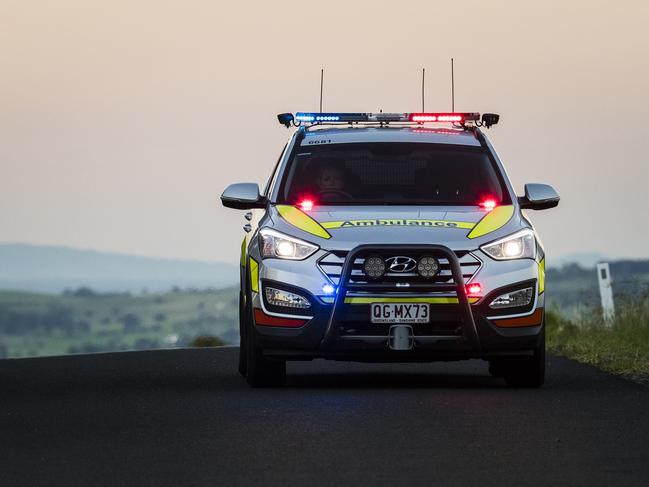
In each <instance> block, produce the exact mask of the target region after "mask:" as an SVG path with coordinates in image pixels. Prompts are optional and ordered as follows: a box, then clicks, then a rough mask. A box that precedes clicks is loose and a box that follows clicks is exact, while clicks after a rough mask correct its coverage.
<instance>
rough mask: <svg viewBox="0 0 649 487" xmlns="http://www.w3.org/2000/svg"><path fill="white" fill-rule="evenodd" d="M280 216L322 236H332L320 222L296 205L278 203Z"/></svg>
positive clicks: (302, 228)
mask: <svg viewBox="0 0 649 487" xmlns="http://www.w3.org/2000/svg"><path fill="white" fill-rule="evenodd" d="M277 211H278V212H279V214H280V216H281V217H282V218H283V219H284V220H286V221H287V222H289V223H290V224H291V225H293V226H294V227H297V228H299V229H300V230H304V231H305V232H308V233H310V234H311V235H315V236H316V237H321V238H331V235H329V232H327V231H326V230H325V229H324V228H322V226H320V224H319V223H318V222H317V221H315V220H314V219H313V218H311V217H310V216H309V215H307V214H306V213H304V212H303V211H301V210H299V209H298V208H296V207H295V206H290V205H277Z"/></svg>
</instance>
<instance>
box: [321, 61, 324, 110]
mask: <svg viewBox="0 0 649 487" xmlns="http://www.w3.org/2000/svg"><path fill="white" fill-rule="evenodd" d="M323 83H324V69H320V113H322V86H323Z"/></svg>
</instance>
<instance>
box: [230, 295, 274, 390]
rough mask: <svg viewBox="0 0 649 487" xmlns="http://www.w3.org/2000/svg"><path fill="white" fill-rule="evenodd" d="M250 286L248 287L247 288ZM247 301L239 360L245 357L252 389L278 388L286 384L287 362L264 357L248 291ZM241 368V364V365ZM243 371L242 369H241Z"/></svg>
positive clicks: (248, 379) (247, 379)
mask: <svg viewBox="0 0 649 487" xmlns="http://www.w3.org/2000/svg"><path fill="white" fill-rule="evenodd" d="M247 287H248V286H246V288H247ZM246 297H247V299H246V300H245V302H244V308H245V309H244V311H245V317H246V319H245V320H244V323H243V325H244V329H243V331H244V333H243V337H242V339H243V340H245V342H244V343H245V347H241V352H240V353H239V360H240V361H241V360H242V355H243V356H244V357H245V372H246V373H245V377H246V381H247V382H248V385H250V386H251V387H278V386H283V385H284V384H285V383H286V361H285V360H271V359H268V358H266V357H265V356H264V354H263V352H262V349H261V347H260V346H259V344H258V341H257V332H256V330H255V328H254V326H255V325H254V320H253V317H252V297H251V294H250V290H249V289H246ZM239 366H240V367H241V362H240V365H239ZM239 371H241V369H239Z"/></svg>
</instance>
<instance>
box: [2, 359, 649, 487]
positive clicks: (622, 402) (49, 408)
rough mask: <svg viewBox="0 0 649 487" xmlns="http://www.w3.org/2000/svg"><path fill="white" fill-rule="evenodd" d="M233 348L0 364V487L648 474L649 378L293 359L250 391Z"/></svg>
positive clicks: (424, 482) (557, 366)
mask: <svg viewBox="0 0 649 487" xmlns="http://www.w3.org/2000/svg"><path fill="white" fill-rule="evenodd" d="M236 356H237V349H236V348H225V349H217V350H215V349H195V350H161V351H150V352H127V353H114V354H97V355H78V356H67V357H55V358H36V359H17V360H4V361H2V360H0V388H1V389H0V467H1V468H0V485H1V486H21V485H25V486H36V485H48V486H55V485H62V486H76V485H79V486H84V487H89V486H97V485H110V486H122V485H135V486H148V485H155V486H190V485H210V486H229V485H262V486H274V485H277V486H282V487H286V486H290V485H306V486H308V487H315V486H320V485H327V486H339V485H354V486H362V485H373V486H374V485H376V486H382V485H399V486H401V485H404V486H409V487H410V486H427V487H428V486H435V485H441V486H450V485H462V486H467V485H494V486H496V485H497V486H499V487H503V486H510V485H516V486H523V485H545V484H548V485H569V486H576V485H588V486H595V485H614V486H616V487H622V486H633V485H643V486H646V485H649V387H646V386H642V385H638V384H635V383H632V382H629V381H626V380H622V379H620V378H617V377H614V376H611V375H608V374H606V373H603V372H600V371H598V370H596V369H594V368H592V367H589V366H585V365H581V364H577V363H575V362H572V361H569V360H567V359H564V358H558V357H552V356H551V357H549V358H548V380H547V385H546V386H545V387H544V388H542V389H540V390H524V389H521V390H514V389H508V388H506V387H505V386H504V383H503V382H502V381H501V380H498V379H493V378H491V377H489V375H488V374H487V369H486V366H485V365H484V364H483V363H482V362H478V361H476V362H464V363H451V364H443V363H442V364H431V365H428V364H404V365H382V364H381V365H374V364H349V363H336V362H323V361H315V362H312V363H294V364H290V365H289V369H288V370H289V385H288V387H286V388H283V389H265V390H263V389H261V390H260V389H257V390H253V389H249V388H248V387H247V386H246V384H245V382H244V381H243V379H242V378H241V377H240V376H239V375H238V373H237V372H236Z"/></svg>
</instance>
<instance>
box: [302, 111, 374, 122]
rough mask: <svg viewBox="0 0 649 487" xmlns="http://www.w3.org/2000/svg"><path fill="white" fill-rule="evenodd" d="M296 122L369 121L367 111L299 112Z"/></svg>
mask: <svg viewBox="0 0 649 487" xmlns="http://www.w3.org/2000/svg"><path fill="white" fill-rule="evenodd" d="M295 121H296V122H306V123H318V122H367V121H368V116H367V114H366V113H310V112H297V113H296V114H295Z"/></svg>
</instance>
